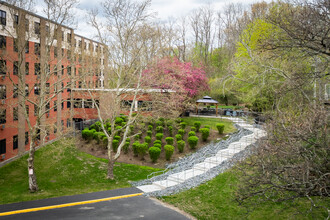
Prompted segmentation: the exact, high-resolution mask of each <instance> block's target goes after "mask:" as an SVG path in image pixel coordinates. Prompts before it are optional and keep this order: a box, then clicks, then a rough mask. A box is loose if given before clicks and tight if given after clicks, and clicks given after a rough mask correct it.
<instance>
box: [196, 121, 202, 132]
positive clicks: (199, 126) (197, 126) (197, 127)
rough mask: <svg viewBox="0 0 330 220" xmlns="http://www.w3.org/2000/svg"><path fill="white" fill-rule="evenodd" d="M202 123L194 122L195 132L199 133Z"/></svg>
mask: <svg viewBox="0 0 330 220" xmlns="http://www.w3.org/2000/svg"><path fill="white" fill-rule="evenodd" d="M201 125H202V123H201V122H200V121H195V122H194V127H195V128H196V131H197V132H199V129H200V128H201Z"/></svg>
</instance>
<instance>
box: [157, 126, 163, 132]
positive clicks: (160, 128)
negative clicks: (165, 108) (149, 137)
mask: <svg viewBox="0 0 330 220" xmlns="http://www.w3.org/2000/svg"><path fill="white" fill-rule="evenodd" d="M156 132H157V133H163V132H164V128H163V126H157V128H156Z"/></svg>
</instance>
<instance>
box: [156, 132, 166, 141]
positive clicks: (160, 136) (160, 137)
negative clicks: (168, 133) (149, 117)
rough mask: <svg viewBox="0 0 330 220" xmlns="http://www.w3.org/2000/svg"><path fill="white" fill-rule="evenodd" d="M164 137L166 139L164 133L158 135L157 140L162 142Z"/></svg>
mask: <svg viewBox="0 0 330 220" xmlns="http://www.w3.org/2000/svg"><path fill="white" fill-rule="evenodd" d="M163 137H164V134H163V133H157V134H156V139H157V140H160V141H161V140H162V139H163Z"/></svg>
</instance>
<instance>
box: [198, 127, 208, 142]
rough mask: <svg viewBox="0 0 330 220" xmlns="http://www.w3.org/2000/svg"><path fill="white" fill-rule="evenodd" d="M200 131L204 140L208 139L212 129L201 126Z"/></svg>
mask: <svg viewBox="0 0 330 220" xmlns="http://www.w3.org/2000/svg"><path fill="white" fill-rule="evenodd" d="M200 132H201V133H202V139H203V141H206V140H207V138H208V137H209V136H210V129H208V128H201V129H200Z"/></svg>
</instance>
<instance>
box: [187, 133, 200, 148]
mask: <svg viewBox="0 0 330 220" xmlns="http://www.w3.org/2000/svg"><path fill="white" fill-rule="evenodd" d="M188 144H189V147H190V148H191V149H195V148H196V146H197V144H198V137H197V136H190V137H189V138H188Z"/></svg>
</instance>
